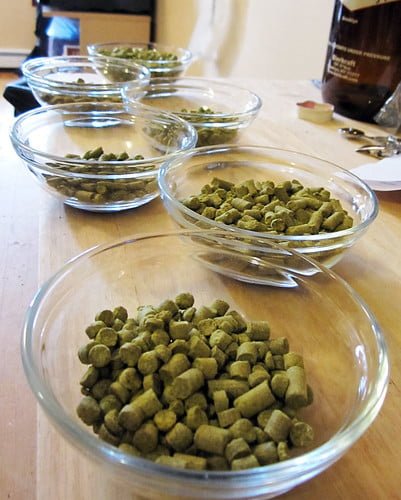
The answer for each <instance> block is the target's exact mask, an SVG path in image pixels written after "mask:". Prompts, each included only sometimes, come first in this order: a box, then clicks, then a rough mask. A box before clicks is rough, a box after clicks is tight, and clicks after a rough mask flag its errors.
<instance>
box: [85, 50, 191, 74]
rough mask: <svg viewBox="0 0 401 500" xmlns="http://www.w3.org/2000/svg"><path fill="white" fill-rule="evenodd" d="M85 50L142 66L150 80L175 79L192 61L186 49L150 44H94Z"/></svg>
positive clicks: (92, 53) (189, 52)
mask: <svg viewBox="0 0 401 500" xmlns="http://www.w3.org/2000/svg"><path fill="white" fill-rule="evenodd" d="M87 50H88V53H89V54H91V55H96V56H106V57H116V58H119V59H125V60H129V61H135V62H137V63H139V64H141V65H144V66H146V67H147V68H148V69H149V71H150V75H151V79H154V78H160V77H163V78H165V77H175V78H176V77H178V76H180V75H182V74H183V73H184V72H185V70H186V69H187V68H188V66H189V64H190V63H191V62H192V59H193V55H192V52H191V51H189V50H188V49H184V48H181V47H175V46H172V45H164V44H160V43H152V42H147V43H143V42H142V43H140V42H138V43H124V42H109V43H95V44H91V45H88V47H87Z"/></svg>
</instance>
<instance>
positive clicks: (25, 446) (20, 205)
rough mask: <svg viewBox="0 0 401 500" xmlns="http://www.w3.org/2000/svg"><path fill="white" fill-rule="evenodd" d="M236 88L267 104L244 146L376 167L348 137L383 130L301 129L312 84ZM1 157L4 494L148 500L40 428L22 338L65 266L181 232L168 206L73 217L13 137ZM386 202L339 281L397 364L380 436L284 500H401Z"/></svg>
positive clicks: (395, 269) (397, 200)
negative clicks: (120, 245) (38, 298)
mask: <svg viewBox="0 0 401 500" xmlns="http://www.w3.org/2000/svg"><path fill="white" fill-rule="evenodd" d="M236 83H239V84H241V85H242V86H246V87H248V88H251V89H252V90H254V91H255V92H257V93H258V94H259V95H260V96H261V97H262V99H263V108H262V111H261V113H260V115H259V116H258V118H257V119H256V120H255V121H254V123H253V124H252V125H251V127H250V128H249V129H248V130H246V131H245V132H244V134H243V135H242V137H241V139H240V142H241V143H242V144H261V145H270V146H277V147H284V148H288V149H294V150H300V151H303V152H307V153H311V154H314V155H316V156H319V157H321V158H325V159H327V160H330V161H332V162H334V163H337V164H339V165H340V166H342V167H344V168H352V167H354V166H357V165H360V164H362V163H364V162H366V157H364V156H362V155H360V154H357V153H355V152H354V149H355V145H354V144H353V143H351V142H348V141H346V140H345V139H344V138H342V137H341V136H340V135H339V134H338V133H337V129H338V128H339V127H341V126H359V128H361V127H362V128H363V129H364V130H366V131H367V132H372V133H380V132H383V130H379V129H378V128H377V127H375V126H373V125H367V124H358V123H357V122H354V121H352V120H348V119H346V118H343V117H340V116H335V118H334V120H333V121H331V122H330V123H328V124H324V125H318V124H314V123H311V122H307V121H303V120H300V119H298V118H297V115H296V102H298V101H302V100H306V99H314V100H320V95H319V91H318V89H316V88H315V87H314V86H313V85H312V84H311V83H310V82H306V81H305V82H295V81H293V82H290V81H271V82H269V81H260V80H259V81H258V80H236ZM1 152H2V153H3V154H2V160H0V161H1V167H2V168H3V169H6V172H7V175H6V182H5V183H4V184H3V183H2V184H1V186H0V189H1V196H0V203H1V204H2V210H1V212H0V217H1V220H2V232H3V235H4V233H5V238H2V240H1V243H0V266H1V267H0V270H1V272H2V281H1V285H0V286H1V288H0V292H1V294H0V300H1V304H0V305H1V309H0V312H1V319H2V321H1V324H2V325H3V332H4V333H3V336H4V339H3V343H2V346H3V349H5V353H4V355H3V359H5V360H7V363H2V364H1V366H0V376H1V378H0V380H2V381H3V382H4V383H3V384H2V388H1V389H0V391H1V392H0V395H1V398H2V404H1V406H2V412H3V419H4V415H5V418H6V420H3V422H6V425H3V426H2V428H1V431H0V432H1V439H0V443H1V444H0V447H1V453H0V460H1V463H0V487H1V491H2V492H4V491H5V492H6V493H7V495H9V497H7V495H6V496H4V498H14V499H18V500H19V499H23V500H25V499H28V500H30V499H35V500H54V499H57V500H71V499H74V500H75V499H77V500H81V499H82V500H83V499H90V500H91V499H101V500H108V499H112V498H119V499H121V500H128V499H138V498H140V497H139V496H138V495H136V494H135V492H132V491H129V490H125V489H124V488H122V487H121V486H119V485H116V484H114V483H112V482H110V481H109V479H107V475H105V474H104V473H103V472H104V471H103V470H102V469H101V468H100V467H98V466H96V465H94V464H92V463H89V461H88V460H87V459H86V458H85V457H83V456H82V455H81V454H80V453H78V452H77V451H76V450H74V449H72V448H71V447H70V445H69V444H67V443H66V442H65V441H64V440H63V439H62V438H61V437H60V436H59V435H58V434H57V433H56V432H55V431H54V430H53V428H52V427H51V426H50V425H49V423H48V421H47V418H46V417H45V416H44V415H43V414H42V412H41V411H40V412H39V414H38V417H37V428H35V403H34V401H33V398H32V396H31V395H30V393H29V391H28V390H27V385H26V383H25V380H24V376H23V373H22V370H21V367H20V362H19V352H18V350H19V344H18V342H19V332H20V325H21V323H22V317H23V314H24V310H25V308H26V305H27V303H28V301H29V298H30V297H31V296H32V293H33V291H34V290H35V289H36V287H37V286H38V285H39V284H40V283H42V282H43V281H44V280H45V279H46V278H48V277H49V276H51V275H52V274H53V273H54V272H55V271H56V270H57V269H58V268H59V267H60V266H61V265H62V264H63V263H65V262H66V260H68V259H69V258H71V257H72V256H74V255H76V254H77V253H79V252H81V251H83V250H84V249H86V248H88V247H91V246H93V245H95V244H97V243H101V242H105V241H109V240H112V239H115V238H120V237H125V236H128V235H130V234H138V233H142V232H150V231H151V232H157V231H164V230H170V229H173V228H174V227H175V225H174V223H173V221H172V220H171V219H170V218H169V216H168V215H167V213H166V212H165V210H164V208H163V205H162V203H161V201H160V200H159V199H157V200H154V201H153V202H151V203H150V204H148V205H146V206H143V207H140V208H138V209H135V210H131V211H127V212H123V213H120V214H110V215H101V214H93V213H86V212H81V211H79V210H75V209H72V208H69V207H66V206H64V205H63V204H62V203H60V202H59V201H58V200H56V199H55V198H53V197H51V196H50V195H49V194H47V193H45V192H43V191H41V190H40V188H39V187H38V186H37V185H35V183H34V181H33V180H32V179H31V178H29V176H28V173H27V172H25V171H23V169H22V168H21V167H19V166H18V160H17V159H16V158H15V155H14V154H13V152H12V151H11V150H10V148H9V147H8V146H7V137H6V135H5V131H4V130H2V139H1ZM3 171H4V170H3ZM377 195H378V199H379V204H380V213H379V216H378V218H377V220H376V221H375V223H374V224H373V225H372V227H371V228H370V229H369V230H368V232H367V233H366V235H365V236H364V237H363V238H362V239H361V240H360V241H359V242H358V243H357V244H356V245H355V247H353V248H352V249H351V250H350V251H349V252H348V253H347V254H346V256H345V257H344V259H343V260H342V261H341V262H340V263H339V264H338V265H337V266H336V267H335V271H336V272H337V273H338V274H339V275H340V276H342V277H343V278H345V279H346V280H347V281H348V282H349V283H350V285H351V286H352V287H353V288H354V289H355V290H356V291H357V292H358V293H359V294H360V295H361V297H362V298H363V299H364V300H365V302H366V304H367V305H368V306H369V308H370V309H371V310H372V312H373V313H374V314H375V315H376V317H377V320H378V322H379V324H380V326H381V327H382V329H383V331H384V333H385V336H386V340H387V342H388V347H389V351H390V357H391V363H392V372H391V383H390V387H389V391H388V396H387V398H386V401H385V404H384V407H383V409H382V411H381V413H380V414H379V416H378V418H377V419H376V420H375V422H374V423H373V425H372V426H371V427H370V428H369V430H368V431H367V432H366V433H365V435H364V436H363V437H362V438H361V439H360V440H359V441H358V442H357V443H356V444H355V445H354V446H353V447H352V449H351V450H350V451H349V452H348V453H347V454H346V455H345V456H344V457H343V458H342V459H341V460H340V461H339V462H337V463H336V464H335V465H333V466H332V467H331V468H330V469H329V470H327V471H325V472H323V473H322V474H320V475H319V476H318V477H316V478H314V479H312V480H310V481H309V482H307V483H306V484H304V485H302V486H300V487H298V488H296V489H295V490H293V491H292V492H289V493H287V494H285V495H284V496H283V497H282V498H286V499H297V500H298V499H305V500H306V499H308V500H309V499H315V498H316V499H318V498H325V499H326V500H340V499H341V500H344V499H345V500H348V499H350V500H358V499H365V498H374V499H375V500H376V499H378V500H381V499H383V500H385V499H386V500H387V499H397V498H401V493H400V492H399V488H400V485H401V480H400V464H401V438H400V433H399V421H400V418H399V402H400V390H401V362H400V361H401V360H400V355H399V353H400V352H401V336H400V334H399V330H400V329H399V324H400V319H399V310H400V307H399V303H400V297H401V257H400V255H401V254H400V251H399V248H400V247H401V191H396V192H388V193H377ZM37 272H38V273H39V274H38V275H37ZM37 276H38V277H37ZM9 327H11V329H10V328H9ZM6 331H7V333H8V336H7V338H6V336H5V335H6ZM3 401H4V404H3ZM3 408H4V409H3ZM35 467H36V481H35ZM0 496H1V495H0Z"/></svg>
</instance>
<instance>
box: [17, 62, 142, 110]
mask: <svg viewBox="0 0 401 500" xmlns="http://www.w3.org/2000/svg"><path fill="white" fill-rule="evenodd" d="M22 72H23V74H24V76H25V78H26V80H27V83H28V85H29V87H30V89H31V90H32V93H33V95H34V96H35V98H36V99H37V101H38V102H39V103H40V104H41V105H46V104H63V103H69V102H86V101H92V102H93V101H99V102H101V101H110V102H121V90H122V89H123V88H125V87H128V86H130V85H135V87H138V86H139V87H141V86H143V85H147V84H148V83H149V80H150V73H149V70H148V69H147V68H146V67H145V66H141V65H139V64H136V63H135V62H133V61H123V60H116V59H107V58H104V57H96V56H89V57H88V56H56V57H38V58H34V59H29V60H28V61H25V62H24V63H23V65H22Z"/></svg>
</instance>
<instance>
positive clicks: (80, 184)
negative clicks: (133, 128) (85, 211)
mask: <svg viewBox="0 0 401 500" xmlns="http://www.w3.org/2000/svg"><path fill="white" fill-rule="evenodd" d="M65 157H66V158H67V159H76V160H94V164H93V165H90V164H82V165H79V164H78V165H72V164H71V165H70V164H61V163H52V164H51V166H53V167H55V168H57V169H58V170H64V171H65V172H71V173H75V174H91V175H93V176H94V177H95V176H96V175H100V176H105V175H106V176H113V175H115V176H118V175H124V174H133V173H139V172H147V171H149V177H141V178H138V179H129V178H128V179H124V178H122V179H119V178H118V177H117V178H111V179H109V180H105V179H103V178H101V179H99V180H97V179H95V178H82V177H69V176H68V175H66V176H64V177H63V176H61V175H49V176H45V178H46V182H47V184H48V185H49V186H50V187H52V188H53V189H56V190H57V191H58V192H59V193H61V194H62V195H63V196H67V197H70V198H71V197H73V198H76V199H77V200H79V201H82V202H87V203H98V204H103V203H116V202H123V201H128V200H135V199H137V198H142V197H144V196H147V195H149V194H151V193H153V192H155V191H157V189H158V187H157V180H156V178H155V174H154V171H155V165H154V164H140V165H138V166H133V165H126V164H125V163H124V162H125V161H126V160H132V161H141V160H144V159H145V158H144V157H143V156H142V155H136V156H134V157H130V156H129V155H128V153H126V152H125V151H124V152H122V153H118V154H114V153H105V152H104V150H103V147H102V146H99V147H97V148H95V149H90V150H88V151H86V152H85V153H84V154H83V155H77V154H67V155H66V156H65ZM101 162H105V163H101ZM109 162H112V163H109ZM119 162H122V164H121V165H119V164H118V163H119Z"/></svg>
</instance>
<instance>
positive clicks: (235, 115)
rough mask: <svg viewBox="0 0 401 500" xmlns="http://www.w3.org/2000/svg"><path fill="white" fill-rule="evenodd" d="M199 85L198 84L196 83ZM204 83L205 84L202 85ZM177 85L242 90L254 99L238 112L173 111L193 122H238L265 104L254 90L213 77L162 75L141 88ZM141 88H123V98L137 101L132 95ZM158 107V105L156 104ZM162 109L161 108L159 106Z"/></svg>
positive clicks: (182, 87) (251, 115)
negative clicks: (211, 120) (164, 76)
mask: <svg viewBox="0 0 401 500" xmlns="http://www.w3.org/2000/svg"><path fill="white" fill-rule="evenodd" d="M197 83H198V84H199V85H196V84H197ZM202 84H204V85H202ZM173 87H176V88H178V90H179V91H185V90H191V91H193V90H195V91H197V92H198V91H199V92H201V91H202V90H208V89H211V90H214V89H216V90H217V91H222V92H224V91H229V92H231V93H232V92H240V93H242V94H244V95H248V96H249V98H250V99H251V100H252V101H253V104H252V107H251V108H250V109H248V110H246V111H238V112H233V111H230V112H224V113H222V112H216V113H191V112H182V111H171V113H174V114H175V115H176V116H180V117H181V118H184V119H185V120H187V121H189V122H191V118H193V117H196V118H197V119H198V118H205V119H206V124H208V125H214V126H218V127H221V123H219V122H217V123H209V122H207V119H210V118H212V119H216V118H217V119H231V120H232V121H233V122H236V121H237V120H240V121H242V120H244V119H245V118H248V117H253V116H255V115H256V114H257V113H258V112H259V111H260V109H261V107H262V105H263V101H262V99H261V97H260V96H259V95H258V94H256V93H255V92H253V91H252V90H250V89H247V88H246V87H242V86H240V85H236V84H233V83H227V82H225V81H219V80H217V79H213V78H203V77H192V76H183V77H179V78H174V77H166V78H163V77H160V78H154V79H152V80H151V81H150V82H149V83H148V84H147V85H144V86H143V87H141V90H142V91H143V92H152V91H158V90H164V89H166V88H167V89H168V88H173ZM138 90H139V88H138V87H137V86H134V85H133V86H131V87H126V88H124V89H122V92H121V93H122V96H123V99H126V100H127V102H135V99H133V98H132V97H131V96H130V95H131V94H132V93H133V92H134V91H136V92H137V91H138ZM146 97H147V96H146V94H145V95H143V96H141V99H143V98H145V99H146ZM154 107H155V108H157V107H156V106H154ZM157 109H161V108H157ZM191 123H193V125H194V127H199V126H204V124H203V123H202V122H201V121H195V122H191Z"/></svg>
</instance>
